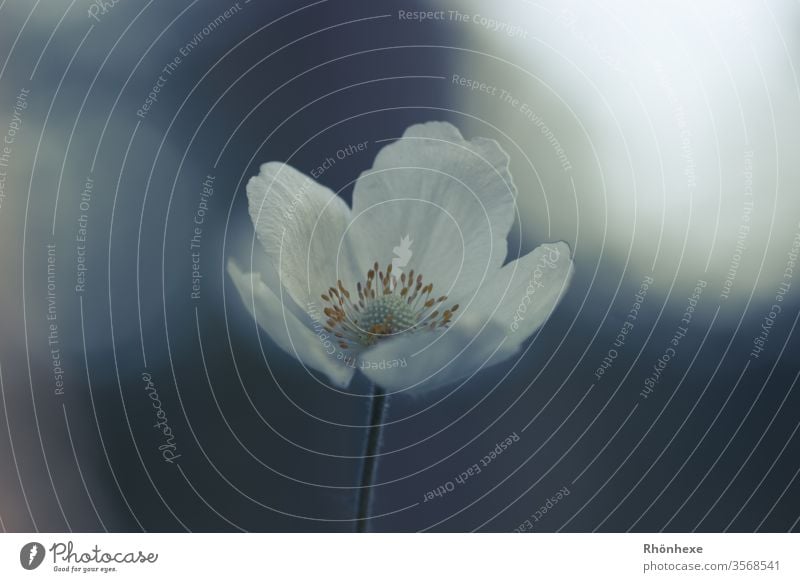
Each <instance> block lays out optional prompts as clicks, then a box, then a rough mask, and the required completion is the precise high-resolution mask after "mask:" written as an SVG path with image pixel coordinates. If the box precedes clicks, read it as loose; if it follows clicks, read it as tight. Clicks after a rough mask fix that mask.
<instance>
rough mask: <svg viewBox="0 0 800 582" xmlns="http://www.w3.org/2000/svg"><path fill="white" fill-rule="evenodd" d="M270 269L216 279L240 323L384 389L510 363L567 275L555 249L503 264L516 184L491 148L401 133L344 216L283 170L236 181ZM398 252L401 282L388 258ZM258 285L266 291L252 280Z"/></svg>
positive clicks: (232, 267)
mask: <svg viewBox="0 0 800 582" xmlns="http://www.w3.org/2000/svg"><path fill="white" fill-rule="evenodd" d="M247 197H248V201H249V208H250V216H251V218H252V220H253V224H254V225H255V230H256V233H257V234H258V238H259V240H260V241H261V243H262V245H263V248H264V250H265V251H266V254H267V255H268V257H269V258H270V259H271V261H270V264H271V266H270V267H268V268H267V269H266V271H267V272H265V273H263V275H264V277H263V278H262V275H261V274H259V273H244V272H243V271H242V270H240V269H239V267H238V266H237V265H236V264H235V263H234V262H233V261H229V262H228V272H229V274H230V276H231V278H232V279H233V281H234V283H235V284H236V288H237V289H238V291H239V293H240V294H241V296H242V299H243V300H244V303H245V305H246V306H247V307H248V309H249V310H250V312H251V314H252V315H253V316H254V317H255V318H256V321H257V322H258V324H259V325H260V326H261V327H262V328H263V329H264V330H265V331H266V332H267V333H268V334H269V335H270V336H271V337H272V339H273V340H274V341H275V342H276V343H277V345H278V346H279V347H280V348H282V349H283V350H285V351H287V352H288V353H290V354H292V355H294V356H295V357H296V358H297V359H298V360H300V362H302V363H303V365H304V366H307V367H308V368H312V369H314V370H318V371H320V372H323V373H324V374H325V375H327V377H328V378H329V379H330V380H331V382H333V383H334V384H336V385H338V386H340V387H344V386H347V385H348V384H349V382H350V380H351V379H352V377H353V374H354V373H355V371H356V370H361V371H362V372H363V373H364V374H366V375H367V376H368V377H369V378H370V379H372V380H373V381H375V382H376V383H377V384H378V385H380V386H382V387H383V388H385V389H387V390H390V391H399V390H404V389H413V390H415V391H416V390H419V389H421V388H431V387H435V386H441V385H444V384H449V383H453V382H455V381H457V380H459V379H462V378H465V377H468V376H471V375H473V374H475V373H476V372H478V371H479V370H480V369H481V368H483V367H485V366H489V365H492V364H495V363H497V362H500V361H502V360H504V359H506V358H509V357H510V356H512V355H513V354H515V353H516V352H517V351H518V350H519V348H520V346H521V344H522V343H523V342H524V341H525V339H526V338H528V337H529V336H530V335H531V334H532V333H533V332H534V331H535V330H536V329H537V328H539V327H540V326H541V325H542V324H543V323H544V322H545V321H546V319H547V318H548V316H549V315H550V313H551V312H552V311H553V309H554V308H555V306H556V304H557V303H558V300H559V298H560V297H561V295H562V294H563V292H564V291H565V289H566V287H567V285H568V283H569V280H570V277H571V275H572V270H573V267H572V260H571V257H570V250H569V248H568V247H567V245H566V244H565V243H555V244H546V245H542V246H540V247H538V248H537V249H535V250H534V251H532V252H531V253H529V254H527V255H525V256H523V257H521V258H519V259H518V260H515V261H512V262H510V263H508V264H507V265H505V266H504V265H503V262H504V261H505V259H506V252H507V248H506V247H507V245H506V237H507V236H508V232H509V230H510V229H511V225H512V223H513V220H514V212H515V197H516V187H515V186H514V183H513V181H512V179H511V175H510V173H509V171H508V156H507V155H506V153H505V152H504V151H503V150H502V149H501V148H500V146H499V145H498V143H497V142H496V141H494V140H491V139H484V138H477V139H474V140H472V141H466V140H465V139H464V138H463V137H462V136H461V134H460V133H459V131H458V130H457V129H456V128H455V127H453V126H452V125H450V124H449V123H441V122H431V123H425V124H422V125H414V126H411V127H409V128H408V129H407V130H406V132H405V133H404V134H403V137H402V138H401V139H399V140H398V141H396V142H394V143H392V144H391V145H388V146H386V147H384V148H383V149H382V150H381V151H380V152H379V153H378V155H377V157H376V159H375V164H374V166H373V167H372V169H371V170H369V171H367V172H364V173H363V174H361V176H360V177H359V179H358V181H357V183H356V185H355V190H354V193H353V208H352V210H351V209H350V208H349V207H348V206H347V204H346V203H345V202H344V201H343V200H342V199H341V198H339V197H338V196H336V195H335V194H334V193H333V192H332V191H331V190H329V189H327V188H325V187H323V186H321V185H320V184H318V183H316V182H314V181H313V180H311V179H310V178H308V177H307V176H305V175H303V174H301V173H300V172H298V171H297V170H295V169H294V168H292V167H291V166H288V165H286V164H281V163H277V162H270V163H267V164H264V165H262V166H261V169H260V172H259V175H258V176H255V177H253V178H251V179H250V181H249V182H248V184H247ZM398 247H399V248H400V249H402V254H403V257H401V258H402V263H403V265H402V266H403V268H402V274H400V273H397V271H396V270H395V272H393V271H392V261H393V259H394V260H395V265H397V264H398V263H397V258H398V257H397V252H398V251H397V249H398ZM265 280H266V282H265Z"/></svg>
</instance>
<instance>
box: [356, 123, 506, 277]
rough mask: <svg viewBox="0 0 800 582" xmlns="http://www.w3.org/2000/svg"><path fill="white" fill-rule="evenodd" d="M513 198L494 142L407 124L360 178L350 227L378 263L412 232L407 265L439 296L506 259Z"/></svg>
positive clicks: (445, 126) (446, 128)
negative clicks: (432, 287) (420, 274)
mask: <svg viewBox="0 0 800 582" xmlns="http://www.w3.org/2000/svg"><path fill="white" fill-rule="evenodd" d="M515 197H516V187H515V186H514V183H513V181H512V179H511V174H510V173H509V171H508V155H507V154H506V153H505V152H504V151H503V150H502V149H501V148H500V145H499V144H498V143H497V142H496V141H494V140H492V139H485V138H478V139H474V140H472V141H466V140H465V139H464V138H463V137H462V136H461V134H460V133H459V131H458V130H457V129H456V128H455V127H453V126H452V125H451V124H449V123H444V122H430V123H425V124H421V125H412V126H411V127H409V128H408V129H407V130H406V131H405V133H404V134H403V137H402V138H401V139H399V140H397V141H396V142H394V143H392V144H391V145H388V146H386V147H384V148H383V149H382V150H381V151H380V152H379V153H378V155H377V157H376V158H375V163H374V165H373V167H372V169H371V170H369V171H366V172H364V173H362V174H361V176H360V177H359V179H358V182H357V183H356V185H355V190H354V192H353V220H354V223H353V228H354V229H356V230H357V231H358V232H359V234H360V236H361V237H363V239H362V240H364V241H367V242H366V244H367V245H368V249H369V251H370V253H371V255H372V256H371V257H368V259H367V260H368V261H374V260H377V261H380V262H381V264H382V265H383V264H384V263H385V262H387V261H389V260H391V258H392V257H393V254H395V252H396V250H395V247H398V246H400V247H402V245H401V240H402V239H403V238H404V237H409V238H410V239H411V241H412V242H411V246H410V251H411V253H410V260H408V262H407V266H405V269H406V270H410V269H412V268H413V269H414V270H415V271H416V272H418V273H423V274H424V275H425V278H426V279H428V280H433V281H434V282H435V284H436V289H437V292H440V293H441V292H443V293H449V292H450V289H451V288H458V289H461V290H474V289H475V288H477V287H478V286H479V285H480V283H481V281H482V280H484V278H485V277H486V276H487V275H488V274H490V273H492V272H493V271H494V270H495V269H499V268H500V266H501V265H502V264H503V261H504V260H505V257H506V248H507V243H506V237H507V236H508V232H509V230H510V228H511V225H512V223H513V220H514V204H515ZM401 258H403V259H404V261H405V258H404V257H402V255H401ZM399 266H400V267H403V266H404V265H399ZM396 267H397V265H396V266H395V268H396Z"/></svg>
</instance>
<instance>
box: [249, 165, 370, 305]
mask: <svg viewBox="0 0 800 582" xmlns="http://www.w3.org/2000/svg"><path fill="white" fill-rule="evenodd" d="M247 199H248V202H249V208H250V217H251V219H252V220H253V225H254V226H255V229H256V233H257V234H258V238H259V240H260V241H261V244H262V245H263V246H264V249H265V250H266V252H267V255H268V256H269V257H270V259H271V260H272V263H273V265H274V266H275V269H276V270H277V271H278V275H279V277H280V281H281V284H282V285H283V287H284V288H285V289H286V291H287V292H288V293H289V295H291V297H292V298H293V299H294V300H295V302H296V303H297V304H298V305H300V306H301V307H303V308H305V307H306V306H307V305H308V303H309V301H314V302H317V303H318V300H319V296H320V294H321V293H322V292H323V291H325V290H326V289H327V288H328V287H330V286H333V285H336V281H337V280H338V279H343V280H345V281H348V280H353V276H354V271H353V270H352V269H353V265H354V264H355V260H354V258H353V254H352V253H353V250H352V245H351V244H350V242H349V241H350V238H349V237H347V236H346V232H347V227H348V224H349V223H350V209H349V208H348V207H347V204H346V203H345V202H344V200H342V199H341V198H339V197H338V196H336V195H335V194H334V193H333V192H331V191H330V190H329V189H328V188H325V187H324V186H321V185H320V184H318V183H316V182H315V181H314V180H312V179H311V178H309V177H308V176H305V175H304V174H302V173H301V172H298V171H297V170H295V169H294V168H292V167H291V166H289V165H286V164H281V163H278V162H269V163H266V164H263V165H262V166H261V168H260V172H259V174H258V176H254V177H253V178H251V179H250V181H249V182H248V183H247Z"/></svg>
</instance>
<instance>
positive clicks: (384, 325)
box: [322, 262, 458, 349]
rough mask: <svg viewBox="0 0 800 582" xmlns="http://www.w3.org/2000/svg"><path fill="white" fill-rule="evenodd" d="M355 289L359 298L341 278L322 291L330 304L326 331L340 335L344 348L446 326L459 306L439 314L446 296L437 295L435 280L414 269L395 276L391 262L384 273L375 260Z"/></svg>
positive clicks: (327, 308)
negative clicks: (425, 281) (415, 271)
mask: <svg viewBox="0 0 800 582" xmlns="http://www.w3.org/2000/svg"><path fill="white" fill-rule="evenodd" d="M356 291H357V294H358V299H356V298H355V297H354V296H351V294H350V291H349V290H348V289H347V288H345V286H344V285H343V284H342V281H341V280H339V281H337V282H336V286H335V287H330V288H329V289H328V293H323V294H322V300H323V301H324V302H325V303H327V306H326V307H325V309H324V310H323V311H324V313H325V315H326V316H327V317H328V320H327V322H326V324H327V325H326V326H325V330H326V331H327V332H328V333H332V334H333V335H335V336H336V337H337V338H339V346H340V347H342V348H344V349H349V348H351V347H355V346H357V345H359V346H363V347H366V346H370V345H373V344H374V343H375V342H377V341H378V340H380V339H383V338H386V337H390V336H393V335H396V334H399V333H403V332H415V331H417V330H420V329H428V330H433V329H436V328H438V327H447V326H448V325H449V324H450V319H451V318H452V316H453V313H455V311H456V310H457V309H458V304H456V305H453V306H452V307H450V308H449V309H446V310H444V311H443V312H442V313H441V314H440V312H439V309H438V307H437V306H439V305H440V304H441V303H442V302H444V301H446V300H447V296H446V295H442V296H441V297H438V298H434V296H433V295H432V294H433V283H428V284H424V283H423V277H422V275H421V274H418V275H417V277H416V279H415V278H414V270H413V269H412V270H411V271H409V272H408V274H406V273H402V274H401V275H400V277H399V278H398V277H397V276H395V275H392V265H391V263H389V265H388V266H387V267H386V273H384V272H383V271H380V270H378V263H377V262H376V263H375V265H374V266H373V268H372V269H370V270H369V271H368V272H367V277H366V280H365V281H364V282H363V284H362V281H359V282H358V283H357V284H356Z"/></svg>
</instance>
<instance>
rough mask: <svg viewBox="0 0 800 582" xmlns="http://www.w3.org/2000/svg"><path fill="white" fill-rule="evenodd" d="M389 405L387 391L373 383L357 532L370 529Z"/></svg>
mask: <svg viewBox="0 0 800 582" xmlns="http://www.w3.org/2000/svg"><path fill="white" fill-rule="evenodd" d="M387 405H388V397H387V395H386V391H385V390H384V389H383V388H381V387H380V386H377V385H376V384H374V383H373V384H372V399H371V402H370V411H369V424H368V425H367V438H366V442H365V444H364V463H363V464H362V466H361V487H359V489H358V494H357V500H358V505H357V507H358V521H357V522H356V531H357V532H366V531H368V529H369V516H370V514H371V513H372V497H373V489H374V486H373V482H374V481H375V475H376V473H377V468H378V451H379V450H380V448H381V444H382V441H383V421H384V419H385V418H386V408H387Z"/></svg>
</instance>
